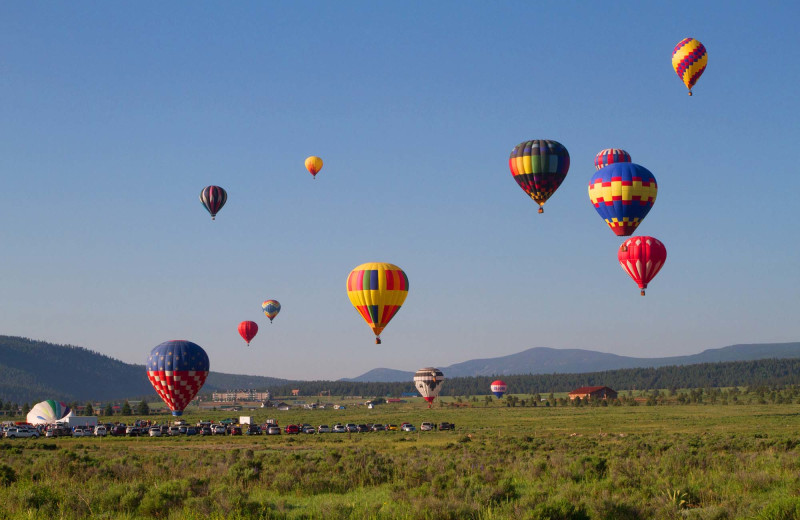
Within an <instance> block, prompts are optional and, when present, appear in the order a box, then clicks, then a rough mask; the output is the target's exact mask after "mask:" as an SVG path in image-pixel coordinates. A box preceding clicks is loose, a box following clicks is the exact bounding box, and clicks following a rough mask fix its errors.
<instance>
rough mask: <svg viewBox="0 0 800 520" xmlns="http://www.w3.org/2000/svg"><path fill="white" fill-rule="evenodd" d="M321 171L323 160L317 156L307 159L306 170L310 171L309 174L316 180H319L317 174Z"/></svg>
mask: <svg viewBox="0 0 800 520" xmlns="http://www.w3.org/2000/svg"><path fill="white" fill-rule="evenodd" d="M321 169H322V159H320V158H319V157H317V156H316V155H312V156H311V157H309V158H308V159H306V170H308V173H310V174H311V175H313V176H314V178H315V179H316V178H317V174H318V173H319V171H320V170H321Z"/></svg>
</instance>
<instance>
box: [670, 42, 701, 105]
mask: <svg viewBox="0 0 800 520" xmlns="http://www.w3.org/2000/svg"><path fill="white" fill-rule="evenodd" d="M707 64H708V53H707V52H706V48H705V47H704V46H703V44H702V43H700V42H699V41H697V40H695V39H694V38H684V39H683V40H681V41H680V42H679V43H678V45H676V46H675V49H674V50H673V51H672V68H673V69H675V73H676V74H678V77H679V78H681V81H683V83H684V84H685V85H686V88H688V89H689V94H690V95H691V93H692V87H694V84H695V83H697V80H698V79H699V78H700V76H701V75H702V74H703V72H704V71H705V70H706V65H707Z"/></svg>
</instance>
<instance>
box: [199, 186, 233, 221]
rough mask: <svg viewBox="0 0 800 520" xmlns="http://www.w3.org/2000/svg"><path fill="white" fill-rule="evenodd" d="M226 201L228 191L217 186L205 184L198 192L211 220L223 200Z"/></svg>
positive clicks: (222, 203)
mask: <svg viewBox="0 0 800 520" xmlns="http://www.w3.org/2000/svg"><path fill="white" fill-rule="evenodd" d="M227 201H228V192H226V191H225V190H223V189H222V188H220V187H219V186H206V187H205V188H203V191H201V192H200V202H202V203H203V206H205V208H206V210H207V211H208V212H209V213H211V220H215V219H216V217H217V212H219V210H221V209H222V206H224V205H225V202H227Z"/></svg>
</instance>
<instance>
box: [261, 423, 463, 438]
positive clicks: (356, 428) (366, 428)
mask: <svg viewBox="0 0 800 520" xmlns="http://www.w3.org/2000/svg"><path fill="white" fill-rule="evenodd" d="M455 427H456V426H455V424H453V423H449V422H443V423H440V424H439V426H438V429H439V430H454V429H455ZM419 429H420V431H423V432H424V431H433V430H436V429H437V426H436V424H434V423H430V422H424V423H422V424H421V425H420V427H419ZM383 431H404V432H413V431H417V428H416V427H415V426H414V425H413V424H411V423H407V422H404V423H402V424H400V426H398V425H396V424H355V423H347V424H341V423H337V424H334V425H333V427H331V426H328V425H327V424H321V425H319V426H317V427H316V428H315V427H314V426H312V425H310V424H289V425H287V426H286V428H284V429H283V433H287V434H289V435H292V434H299V433H366V432H383ZM280 433H281V429H280V428H279V427H277V426H270V427H269V428H268V429H267V431H266V434H267V435H280Z"/></svg>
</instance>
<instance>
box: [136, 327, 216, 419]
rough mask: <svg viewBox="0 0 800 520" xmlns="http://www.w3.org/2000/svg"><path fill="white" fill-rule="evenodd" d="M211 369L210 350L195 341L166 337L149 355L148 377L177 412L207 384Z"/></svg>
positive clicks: (165, 401) (169, 405) (175, 412)
mask: <svg viewBox="0 0 800 520" xmlns="http://www.w3.org/2000/svg"><path fill="white" fill-rule="evenodd" d="M208 370H209V362H208V354H206V351H205V350H203V349H202V348H201V347H200V345H198V344H196V343H192V342H191V341H184V340H173V341H165V342H164V343H162V344H160V345H158V346H157V347H155V348H153V350H151V351H150V356H149V357H148V358H147V378H148V379H149V380H150V383H151V384H152V385H153V388H155V389H156V392H157V393H158V395H159V397H161V399H163V401H164V403H166V405H167V407H168V408H169V409H170V410H171V411H172V415H176V416H177V415H181V414H182V413H183V410H184V409H185V408H186V407H187V406H188V405H189V403H190V402H191V400H192V399H194V396H195V395H197V392H199V391H200V388H202V387H203V383H205V382H206V378H207V377H208Z"/></svg>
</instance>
